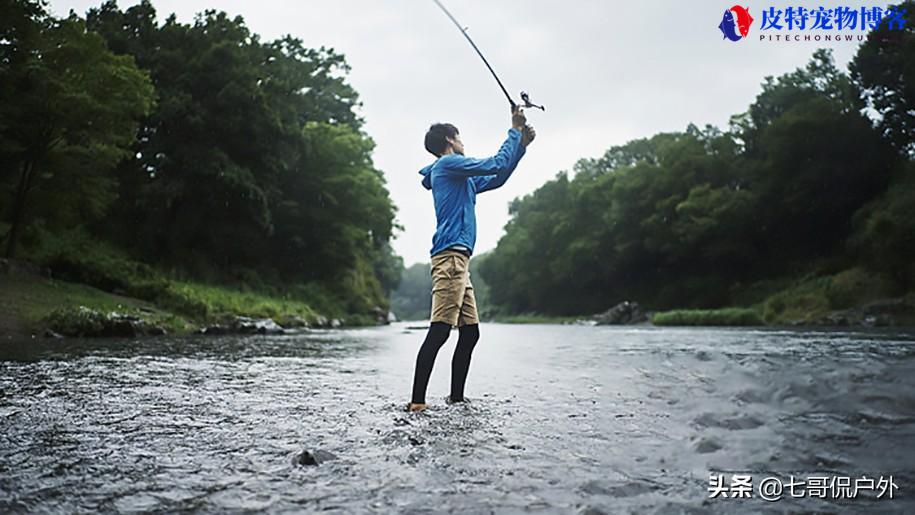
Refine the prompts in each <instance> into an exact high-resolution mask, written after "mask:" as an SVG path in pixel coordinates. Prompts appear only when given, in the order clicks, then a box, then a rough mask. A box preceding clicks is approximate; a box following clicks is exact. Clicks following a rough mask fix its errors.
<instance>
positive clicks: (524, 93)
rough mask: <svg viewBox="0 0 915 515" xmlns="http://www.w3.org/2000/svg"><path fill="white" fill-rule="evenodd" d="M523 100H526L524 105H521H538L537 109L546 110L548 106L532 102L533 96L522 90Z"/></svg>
mask: <svg viewBox="0 0 915 515" xmlns="http://www.w3.org/2000/svg"><path fill="white" fill-rule="evenodd" d="M521 100H523V101H524V105H522V106H521V107H536V108H537V109H540V110H541V111H546V108H545V107H543V106H542V105H541V106H539V105H537V104H532V103H531V97H530V95H528V94H527V92H526V91H522V92H521Z"/></svg>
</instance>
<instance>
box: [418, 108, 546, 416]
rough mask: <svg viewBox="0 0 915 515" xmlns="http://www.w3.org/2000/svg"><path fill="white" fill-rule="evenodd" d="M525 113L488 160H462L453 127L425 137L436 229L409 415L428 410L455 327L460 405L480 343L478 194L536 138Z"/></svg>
mask: <svg viewBox="0 0 915 515" xmlns="http://www.w3.org/2000/svg"><path fill="white" fill-rule="evenodd" d="M526 123H527V120H526V118H525V116H524V112H523V111H522V110H521V108H519V107H515V108H513V109H512V127H511V129H509V130H508V139H506V140H505V143H503V144H502V148H500V149H499V152H498V153H496V155H494V156H492V157H488V158H486V159H475V158H470V157H464V143H463V142H461V136H460V134H459V133H458V130H457V127H455V126H453V125H451V124H448V123H437V124H435V125H433V126H432V127H430V128H429V131H428V132H427V133H426V142H425V146H426V150H428V151H429V152H430V153H432V155H434V156H436V158H437V159H436V160H435V162H434V163H432V164H431V165H429V166H427V167H425V168H423V169H422V170H421V171H420V172H419V173H420V174H421V175H422V176H423V179H422V185H423V186H424V187H425V188H426V189H427V190H432V197H433V199H434V201H435V218H436V221H437V227H436V230H435V235H434V236H433V237H432V251H431V254H432V316H431V318H430V324H429V332H428V333H427V334H426V339H425V341H423V344H422V347H421V348H420V349H419V354H418V355H417V356H416V372H415V374H414V376H413V397H412V399H411V402H410V404H409V405H408V406H407V410H408V411H411V412H412V411H420V410H423V409H425V408H426V399H425V397H426V387H427V386H428V384H429V376H430V375H432V366H433V365H434V364H435V356H436V355H437V354H438V350H439V349H440V348H441V347H442V345H443V344H444V343H445V341H446V340H447V339H448V335H449V334H450V333H451V328H452V326H457V327H458V332H459V336H458V343H457V349H455V351H454V357H453V358H452V360H451V395H450V396H449V398H448V400H449V401H450V402H462V401H464V383H465V381H466V379H467V371H468V370H469V369H470V355H471V353H472V352H473V347H474V345H476V343H477V340H478V339H479V338H480V330H479V325H480V321H479V318H478V315H477V306H476V299H475V298H474V295H473V284H471V283H470V256H471V254H473V246H474V243H476V215H475V213H474V205H475V204H476V195H477V194H478V193H482V192H484V191H489V190H494V189H496V188H498V187H500V186H502V185H503V184H505V181H507V180H508V178H509V177H510V176H511V174H512V172H513V171H514V170H515V167H516V166H518V161H519V160H520V159H521V157H522V156H523V155H524V153H525V151H526V149H527V146H528V145H529V144H530V142H531V141H533V140H534V137H535V136H536V134H535V132H534V129H533V127H531V126H529V125H527V124H526Z"/></svg>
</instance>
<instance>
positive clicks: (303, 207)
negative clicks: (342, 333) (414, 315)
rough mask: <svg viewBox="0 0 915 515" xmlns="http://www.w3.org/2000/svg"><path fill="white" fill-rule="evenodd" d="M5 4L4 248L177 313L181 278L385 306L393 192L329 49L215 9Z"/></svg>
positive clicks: (0, 136)
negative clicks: (63, 11) (185, 12)
mask: <svg viewBox="0 0 915 515" xmlns="http://www.w3.org/2000/svg"><path fill="white" fill-rule="evenodd" d="M0 5H2V12H0V20H2V22H0V238H2V251H3V253H4V254H5V256H6V258H20V259H26V260H30V261H33V262H35V263H38V264H40V265H42V266H47V267H50V269H51V270H53V272H54V275H55V277H56V278H63V279H67V280H72V281H75V282H82V283H86V284H90V285H92V286H95V287H98V288H101V289H103V290H105V291H114V292H120V293H126V294H129V295H131V296H134V297H139V298H143V299H146V300H150V301H154V302H156V303H158V304H160V305H163V304H164V305H170V306H171V307H174V308H177V309H178V311H184V312H188V313H190V314H194V313H196V312H203V313H204V314H205V313H206V311H207V309H208V307H207V306H206V303H205V302H198V301H197V300H195V299H194V298H189V297H193V296H192V295H191V296H189V295H185V294H182V293H181V292H182V291H186V290H187V289H186V288H184V289H182V288H181V287H180V286H181V284H182V283H181V281H187V282H200V283H201V284H214V285H223V286H226V287H228V288H235V289H238V288H244V289H250V290H252V291H258V292H265V293H267V294H269V295H272V296H282V297H283V298H291V299H299V300H301V301H303V302H308V303H309V304H312V305H317V307H320V308H322V309H324V310H325V311H327V312H339V313H350V314H356V315H359V314H363V315H365V314H371V313H373V312H379V311H383V312H386V310H387V305H388V300H387V298H388V294H389V292H390V291H391V290H392V289H393V288H394V287H395V286H396V285H397V284H398V282H399V278H400V274H401V270H402V262H401V260H400V258H399V257H397V256H396V255H395V254H394V252H393V250H392V248H391V245H390V242H391V238H392V235H393V232H394V230H395V228H396V226H397V225H396V222H395V216H396V208H395V206H394V205H393V203H392V201H391V198H390V196H389V193H388V190H387V188H386V183H385V179H384V176H383V174H382V172H381V171H380V170H378V169H376V168H375V167H374V165H373V163H372V158H371V153H372V150H373V146H374V143H373V141H372V139H371V138H370V137H369V136H368V134H366V133H365V132H364V131H363V129H362V126H363V120H362V119H361V118H360V117H359V116H358V115H357V114H356V109H357V108H358V106H359V105H360V103H359V96H358V94H357V92H356V91H355V90H354V89H353V88H352V87H351V86H350V85H349V84H348V83H347V81H346V75H347V72H348V71H349V67H348V65H347V63H346V61H345V59H344V57H343V56H342V55H340V54H338V53H336V52H335V51H334V50H332V49H328V48H323V47H322V48H319V49H312V48H306V47H304V46H303V44H302V41H301V40H299V39H296V38H293V37H291V36H287V37H283V38H281V39H277V40H275V41H264V40H262V39H261V38H260V36H258V35H257V34H255V33H252V32H251V30H249V28H248V27H247V26H246V25H245V22H244V20H243V19H242V18H241V17H235V18H232V17H229V16H228V15H227V14H226V13H224V12H217V11H212V10H210V11H206V12H204V13H201V14H199V15H198V16H197V18H196V19H195V20H194V22H193V23H180V22H178V21H177V20H176V18H175V16H174V15H172V16H169V17H168V18H166V19H165V20H164V21H163V20H159V19H158V17H157V12H156V10H155V8H154V7H153V5H152V4H151V3H150V2H149V1H143V2H141V3H139V4H138V5H135V6H133V7H130V8H128V9H126V10H122V9H120V8H119V7H118V5H117V3H116V2H114V1H108V2H105V3H103V4H101V5H100V6H99V7H97V8H93V9H91V10H90V11H89V12H88V13H87V14H86V16H85V17H80V16H78V15H77V14H75V13H71V14H70V15H69V16H68V17H66V18H62V19H60V18H56V17H54V16H52V15H50V14H49V13H48V9H47V5H46V4H45V3H44V2H40V1H32V0H12V1H11V0H6V1H4V2H2V4H0ZM189 304H190V305H189Z"/></svg>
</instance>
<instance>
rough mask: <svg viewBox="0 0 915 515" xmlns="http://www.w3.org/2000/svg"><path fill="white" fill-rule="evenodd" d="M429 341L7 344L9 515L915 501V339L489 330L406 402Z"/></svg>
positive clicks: (377, 337)
mask: <svg viewBox="0 0 915 515" xmlns="http://www.w3.org/2000/svg"><path fill="white" fill-rule="evenodd" d="M414 325H415V323H414ZM424 335H425V330H421V329H410V324H403V323H398V324H394V325H391V326H387V327H379V328H369V329H358V330H339V331H311V332H303V333H300V334H294V335H282V336H231V337H185V338H177V337H174V338H173V337H162V338H147V339H140V340H63V341H48V340H43V341H34V342H25V343H23V344H21V345H10V344H4V346H3V347H2V348H0V512H2V513H18V512H33V511H38V512H45V513H73V512H86V511H108V512H132V511H141V512H167V513H175V512H212V513H226V512H257V511H269V512H274V513H283V512H317V511H327V512H338V513H388V512H399V513H439V512H457V513H492V512H494V513H594V514H596V513H747V512H753V513H801V512H803V513H809V512H821V513H862V512H874V513H878V512H879V513H913V512H915V501H913V495H912V492H913V489H915V331H905V330H896V331H847V332H817V331H777V330H745V329H734V330H732V329H660V328H647V327H639V328H619V327H586V326H561V325H523V326H519V325H501V324H483V325H482V326H481V339H480V342H479V343H478V345H477V348H476V350H475V352H474V359H473V363H472V365H471V369H470V376H469V379H468V383H467V397H468V399H469V400H470V402H469V403H467V404H454V405H451V404H447V403H446V402H445V401H444V397H445V395H446V394H447V392H448V389H449V385H448V382H449V380H450V377H449V376H450V354H451V352H452V351H453V349H454V343H455V341H456V339H457V334H456V332H454V333H452V335H451V338H450V339H449V342H448V343H447V344H446V345H445V347H443V348H442V351H441V353H440V354H439V358H438V361H437V364H436V368H435V370H434V371H433V375H432V381H431V383H430V387H429V394H428V396H427V400H428V401H429V403H430V408H429V409H428V410H427V411H425V412H422V413H411V414H408V413H404V412H403V407H404V405H405V404H406V402H407V401H408V400H409V398H408V396H409V391H410V388H411V381H412V375H413V364H414V360H415V356H416V351H417V350H418V347H419V345H420V343H421V341H422V339H423V337H424ZM303 449H308V450H311V451H322V452H323V453H331V454H332V455H333V456H330V457H333V458H334V459H330V460H328V461H324V462H323V463H321V464H320V465H317V466H305V465H300V464H296V463H294V461H295V460H294V458H295V457H296V456H297V454H298V453H300V452H301V451H302V450H303ZM323 456H324V457H325V458H326V457H328V456H327V455H326V454H323ZM719 474H720V475H721V477H722V483H721V486H722V487H723V489H724V490H725V491H728V490H729V491H730V492H731V493H732V494H735V495H736V494H738V493H741V490H740V489H739V488H736V485H737V483H735V481H739V480H740V477H739V476H750V477H749V480H748V481H749V483H750V491H749V492H746V491H745V490H744V492H746V493H748V494H749V495H750V497H739V496H738V497H736V498H735V497H721V496H718V495H715V496H714V497H713V494H714V489H713V486H715V481H713V478H714V477H717V475H719ZM735 476H737V478H735ZM890 476H892V479H891V482H890V480H889V478H890ZM767 477H772V478H775V479H774V480H771V479H766V480H764V478H767ZM792 477H793V479H794V481H795V482H796V483H797V484H800V483H801V482H803V483H804V484H805V485H807V487H808V488H806V489H805V488H804V487H795V489H794V490H791V492H790V494H789V487H788V486H787V485H785V486H784V489H783V492H782V498H781V500H775V501H766V500H763V499H762V498H761V497H760V491H759V488H760V487H761V485H762V484H763V483H766V482H768V483H769V484H770V485H771V484H772V483H775V482H776V481H778V482H781V483H782V484H784V483H788V482H789V480H790V479H791V478H792ZM843 478H848V481H850V484H851V485H854V486H855V487H856V488H857V489H856V490H855V491H854V492H853V493H849V492H848V491H847V490H845V495H846V496H850V495H852V494H853V495H854V498H850V499H839V498H837V497H838V496H839V495H840V494H842V492H843V489H841V488H838V486H841V485H842V484H843V483H842V481H843ZM868 478H870V479H871V480H873V483H868V482H867V480H868ZM881 479H882V480H881ZM823 482H825V483H826V484H828V485H830V489H826V490H825V491H824V488H820V485H821V484H822V483H823ZM732 486H735V488H730V487H732ZM894 486H895V487H894ZM767 492H769V493H770V494H771V491H768V490H767ZM890 495H892V496H893V497H892V498H890Z"/></svg>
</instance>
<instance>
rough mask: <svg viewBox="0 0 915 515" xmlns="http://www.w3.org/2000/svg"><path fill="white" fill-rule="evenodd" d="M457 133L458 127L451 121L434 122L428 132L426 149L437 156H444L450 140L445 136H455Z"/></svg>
mask: <svg viewBox="0 0 915 515" xmlns="http://www.w3.org/2000/svg"><path fill="white" fill-rule="evenodd" d="M457 134H458V130H457V127H455V126H454V125H451V124H450V123H436V124H433V125H432V127H429V132H427V133H426V150H428V151H429V152H430V153H432V155H434V156H435V157H442V153H443V152H444V151H445V149H446V148H448V141H447V140H446V139H445V138H453V137H455V136H457Z"/></svg>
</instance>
